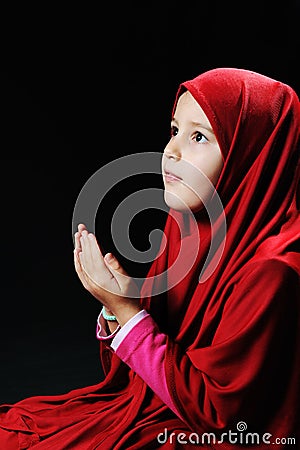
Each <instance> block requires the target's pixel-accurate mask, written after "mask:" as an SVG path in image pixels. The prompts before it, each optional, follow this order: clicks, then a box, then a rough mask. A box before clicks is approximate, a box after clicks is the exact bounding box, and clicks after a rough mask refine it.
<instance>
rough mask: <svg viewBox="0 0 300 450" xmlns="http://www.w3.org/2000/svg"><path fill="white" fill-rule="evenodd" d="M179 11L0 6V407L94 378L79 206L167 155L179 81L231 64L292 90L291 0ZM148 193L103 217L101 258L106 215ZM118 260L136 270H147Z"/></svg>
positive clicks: (137, 230) (160, 219) (295, 39)
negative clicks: (111, 168) (115, 171)
mask: <svg viewBox="0 0 300 450" xmlns="http://www.w3.org/2000/svg"><path fill="white" fill-rule="evenodd" d="M185 3H186V4H184V2H180V3H179V4H177V3H176V2H173V3H168V2H166V3H163V2H157V3H155V2H148V3H147V4H143V2H131V3H127V2H126V3H125V2H124V3H122V4H121V5H118V4H116V3H113V4H111V5H104V4H103V3H100V4H98V2H97V8H96V7H95V9H94V8H93V7H92V6H91V5H87V6H83V4H82V2H81V3H78V5H77V6H75V4H73V3H70V4H69V5H68V4H67V3H66V4H65V5H62V3H60V4H59V5H57V6H55V4H54V3H49V4H48V5H47V4H45V3H44V2H41V3H40V4H36V5H31V6H30V5H28V4H23V6H22V5H17V4H14V6H12V7H10V8H9V7H8V6H7V5H6V6H4V7H2V10H1V14H0V20H1V27H0V29H1V70H0V74H1V103H0V104H1V197H2V201H1V212H2V219H1V234H2V239H1V241H2V245H1V260H2V261H1V262H2V264H1V275H2V280H1V285H0V288H1V315H0V337H1V347H0V403H4V402H5V403H6V402H15V401H17V400H19V399H22V398H24V397H26V396H29V395H43V394H47V395H48V394H59V393H64V392H67V391H69V390H71V389H73V388H77V387H82V386H86V385H88V384H94V383H98V382H99V381H100V380H101V378H102V371H101V366H100V362H99V357H98V355H99V349H98V342H97V340H96V339H95V326H96V317H97V315H98V313H99V310H100V304H99V303H98V302H97V301H96V300H95V299H93V298H91V296H90V295H89V294H88V293H87V292H85V291H84V289H83V287H82V286H81V284H80V282H79V280H78V278H77V275H76V273H75V270H74V267H73V242H72V214H73V209H74V205H75V202H76V199H77V196H78V195H79V192H80V190H81V189H82V187H83V185H84V183H85V182H86V181H87V180H88V179H89V177H90V176H91V175H93V174H94V173H95V172H96V170H98V169H99V168H100V167H102V166H103V165H105V164H106V163H108V162H110V161H113V160H114V159H115V158H118V157H121V156H124V155H127V154H132V153H136V152H144V151H155V152H159V151H162V150H163V148H164V145H165V144H166V142H167V140H168V134H169V122H170V113H171V107H172V104H173V100H174V95H175V92H176V90H177V87H178V84H179V83H180V82H181V81H184V80H186V79H189V78H192V77H194V76H196V75H198V73H200V72H203V71H205V70H208V69H210V68H214V67H221V66H222V67H225V66H227V67H230V66H231V67H241V68H246V69H252V70H256V71H260V72H262V73H264V74H266V75H269V76H271V77H273V78H277V79H280V80H281V81H283V82H286V83H288V84H290V85H291V86H292V87H294V89H295V90H296V91H297V92H298V93H299V92H300V66H299V54H300V39H299V26H298V24H299V13H300V8H299V2H296V1H285V2H284V4H282V5H279V6H278V7H275V4H274V2H263V1H260V2H249V3H248V4H244V3H243V2H239V3H238V4H233V3H230V2H212V1H210V2H206V3H205V2H200V1H198V2H185ZM101 5H102V6H101ZM101 8H103V9H101ZM145 186H154V187H162V184H161V180H160V179H158V178H157V177H155V176H153V177H152V178H151V177H150V178H149V177H144V178H141V179H138V180H135V182H134V184H132V183H131V184H130V183H129V184H127V185H126V186H125V185H124V186H122V188H120V189H115V190H114V191H113V193H112V194H111V196H110V197H109V200H108V201H106V204H105V207H106V209H105V212H104V211H102V210H101V211H100V214H99V218H98V219H97V231H98V237H99V239H100V240H101V243H102V244H103V245H104V246H106V248H107V251H110V250H113V245H112V243H111V241H110V232H109V223H110V214H112V212H113V211H114V208H115V207H116V206H117V205H118V203H119V202H120V200H122V198H123V196H124V195H126V194H128V192H130V191H131V190H134V189H138V188H139V187H145ZM97 217H98V216H97ZM154 223H155V225H156V227H157V226H158V227H162V226H163V223H164V215H160V214H157V212H153V214H152V213H151V211H150V212H149V214H148V215H147V220H145V217H144V216H140V217H139V218H137V219H136V220H135V222H134V224H133V226H132V237H133V242H134V243H135V244H136V246H137V247H138V246H140V248H141V249H142V248H143V246H145V242H148V241H147V239H148V234H149V229H150V228H151V226H152V224H153V226H154ZM146 225H147V226H146ZM122 262H123V263H124V265H125V267H126V268H127V270H128V271H129V273H132V274H133V275H138V276H139V275H143V274H145V273H146V270H147V268H148V266H147V265H141V266H137V265H135V264H134V263H131V262H129V261H126V260H122Z"/></svg>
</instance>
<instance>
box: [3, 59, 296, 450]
mask: <svg viewBox="0 0 300 450" xmlns="http://www.w3.org/2000/svg"><path fill="white" fill-rule="evenodd" d="M171 120H172V121H171V138H170V141H169V143H168V144H167V146H166V148H165V150H164V154H163V157H162V173H163V179H164V198H165V202H166V204H167V205H168V208H169V214H168V217H167V220H166V224H165V229H164V234H165V237H166V240H163V241H162V244H161V249H160V251H159V256H158V257H157V258H156V259H155V260H154V261H153V263H152V265H151V268H150V270H149V273H148V276H147V278H146V280H145V282H144V283H143V285H142V288H141V290H140V291H139V289H138V287H137V285H136V284H135V282H134V280H133V279H132V278H131V277H130V276H128V274H127V273H126V271H125V270H124V269H123V268H122V267H121V266H120V264H119V262H118V261H117V259H116V257H115V256H114V255H112V254H111V253H108V254H106V255H103V254H102V253H101V250H100V247H99V245H98V243H97V240H96V237H95V235H94V234H93V233H91V232H90V231H89V230H87V229H86V227H85V225H84V224H80V225H79V227H78V231H77V232H76V234H75V249H74V263H75V269H76V272H77V274H78V276H79V278H80V280H81V282H82V284H83V286H84V288H85V289H87V290H88V291H89V292H90V293H91V294H92V295H93V296H94V297H95V298H97V299H98V300H99V302H100V303H101V305H102V310H101V313H100V314H99V318H98V321H97V334H96V336H97V338H98V339H99V343H100V356H101V362H102V366H103V370H104V373H105V377H104V380H103V381H102V382H100V383H99V384H97V385H94V386H88V387H86V388H80V389H77V390H72V391H70V392H69V393H67V394H64V395H58V396H40V397H31V398H27V399H24V400H22V401H19V402H18V403H16V404H14V405H2V406H0V442H1V445H2V447H1V449H2V448H3V449H4V450H15V449H27V448H34V449H37V450H38V449H41V450H42V449H51V450H67V449H72V450H73V449H74V450H77V449H78V450H95V449H98V448H99V449H100V448H101V449H107V450H118V449H124V450H125V449H126V450H128V449H160V448H168V449H171V448H173V449H177V448H187V449H188V448H190V449H192V448H195V447H197V446H198V447H201V448H214V449H219V448H220V449H223V448H224V449H229V448H232V449H242V448H244V447H245V446H247V444H253V445H252V446H251V448H255V449H261V448H270V445H271V444H276V448H277V449H283V448H287V445H288V448H299V445H300V420H299V418H300V414H299V405H300V383H299V379H300V360H299V353H300V277H299V274H300V252H299V237H300V219H299V210H298V207H299V148H300V105H299V99H298V97H297V95H296V93H295V92H294V90H293V89H292V88H291V87H290V86H288V85H286V84H284V83H282V82H279V81H276V80H274V79H271V78H269V77H267V76H264V75H261V74H259V73H255V72H253V71H250V70H244V69H235V68H219V69H213V70H210V71H207V72H205V73H203V74H201V75H199V76H197V77H195V78H194V79H192V80H189V81H186V82H184V83H182V84H181V85H180V86H179V89H178V92H177V95H176V98H175V102H174V107H173V111H172V118H171ZM216 198H218V199H220V200H221V203H222V207H223V209H222V211H219V212H218V213H215V214H214V216H213V220H211V217H209V214H208V210H209V208H211V205H213V202H214V201H215V199H216ZM225 223H226V230H227V232H226V236H224V233H223V231H222V230H224V224H225ZM212 235H214V236H215V237H217V240H216V241H217V243H218V245H217V246H215V248H214V252H213V255H212V256H210V258H209V259H207V256H208V255H209V254H211V252H210V248H211V242H212ZM203 268H205V270H203ZM161 274H165V276H160V275H161Z"/></svg>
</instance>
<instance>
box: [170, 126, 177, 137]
mask: <svg viewBox="0 0 300 450" xmlns="http://www.w3.org/2000/svg"><path fill="white" fill-rule="evenodd" d="M177 134H178V128H177V127H175V126H174V125H173V126H171V137H174V136H176V135H177Z"/></svg>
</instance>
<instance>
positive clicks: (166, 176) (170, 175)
mask: <svg viewBox="0 0 300 450" xmlns="http://www.w3.org/2000/svg"><path fill="white" fill-rule="evenodd" d="M164 179H165V181H168V182H172V181H182V178H180V177H179V176H177V175H175V174H174V173H172V172H169V171H168V170H165V171H164Z"/></svg>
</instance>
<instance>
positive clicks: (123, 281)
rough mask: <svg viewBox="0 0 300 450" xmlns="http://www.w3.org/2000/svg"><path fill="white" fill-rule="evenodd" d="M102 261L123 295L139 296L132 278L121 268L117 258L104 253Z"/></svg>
mask: <svg viewBox="0 0 300 450" xmlns="http://www.w3.org/2000/svg"><path fill="white" fill-rule="evenodd" d="M104 261H105V263H106V265H107V267H108V269H109V270H110V272H111V273H112V275H113V276H114V278H115V280H116V281H117V283H118V285H119V287H120V289H121V291H122V293H123V295H124V296H125V297H130V298H139V291H138V288H137V286H136V285H135V283H134V282H133V280H132V278H131V277H130V275H128V273H127V272H126V270H124V269H123V267H122V266H121V264H120V263H119V261H118V260H117V258H116V257H115V256H114V255H112V254H111V253H106V255H105V256H104Z"/></svg>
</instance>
